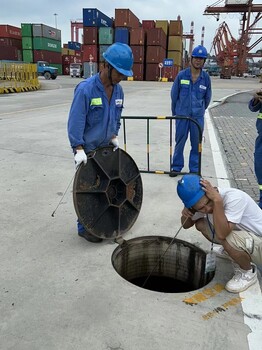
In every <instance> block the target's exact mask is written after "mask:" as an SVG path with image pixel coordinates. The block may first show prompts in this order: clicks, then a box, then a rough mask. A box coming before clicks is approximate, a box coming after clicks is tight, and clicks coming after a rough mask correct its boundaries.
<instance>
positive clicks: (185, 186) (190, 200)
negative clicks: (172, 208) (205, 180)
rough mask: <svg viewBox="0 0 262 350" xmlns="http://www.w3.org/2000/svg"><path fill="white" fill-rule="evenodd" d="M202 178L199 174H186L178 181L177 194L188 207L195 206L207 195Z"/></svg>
mask: <svg viewBox="0 0 262 350" xmlns="http://www.w3.org/2000/svg"><path fill="white" fill-rule="evenodd" d="M200 179H201V177H200V176H199V175H196V174H186V175H184V176H183V177H182V179H181V180H179V181H178V183H177V194H178V196H179V197H180V199H181V200H182V202H183V203H184V205H185V207H186V208H191V207H193V206H194V205H195V204H196V203H197V202H198V201H199V200H200V199H201V198H202V197H203V196H204V195H205V192H204V191H203V190H202V187H201V184H200Z"/></svg>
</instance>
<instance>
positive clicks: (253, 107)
mask: <svg viewBox="0 0 262 350" xmlns="http://www.w3.org/2000/svg"><path fill="white" fill-rule="evenodd" d="M254 102H255V98H252V100H250V101H249V103H248V107H249V109H250V110H251V112H258V111H259V114H260V113H262V102H261V101H258V102H257V103H256V104H254ZM260 118H261V119H262V116H261V117H260Z"/></svg>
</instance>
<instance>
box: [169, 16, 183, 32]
mask: <svg viewBox="0 0 262 350" xmlns="http://www.w3.org/2000/svg"><path fill="white" fill-rule="evenodd" d="M169 35H171V36H172V35H179V36H182V35H183V23H182V21H181V20H177V21H174V20H172V21H170V22H169Z"/></svg>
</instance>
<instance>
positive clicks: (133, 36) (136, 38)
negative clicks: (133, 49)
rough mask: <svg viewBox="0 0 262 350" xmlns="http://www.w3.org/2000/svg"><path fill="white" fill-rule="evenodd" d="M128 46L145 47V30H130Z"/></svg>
mask: <svg viewBox="0 0 262 350" xmlns="http://www.w3.org/2000/svg"><path fill="white" fill-rule="evenodd" d="M130 45H145V30H144V29H143V28H132V29H131V30H130Z"/></svg>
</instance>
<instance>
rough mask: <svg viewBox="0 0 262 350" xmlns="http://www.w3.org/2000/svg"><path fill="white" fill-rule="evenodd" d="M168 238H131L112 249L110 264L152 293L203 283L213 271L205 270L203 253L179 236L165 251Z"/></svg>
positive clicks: (190, 288)
mask: <svg viewBox="0 0 262 350" xmlns="http://www.w3.org/2000/svg"><path fill="white" fill-rule="evenodd" d="M171 241H172V238H171V237H163V236H145V237H138V238H134V239H131V240H129V241H126V242H125V244H123V245H119V246H118V247H117V248H116V249H115V250H114V252H113V254H112V264H113V266H114V268H115V270H116V272H117V273H118V274H119V275H120V276H121V277H123V278H124V279H125V280H127V281H128V282H130V283H132V284H134V285H136V286H138V287H141V288H144V289H148V290H152V291H155V292H162V293H185V292H189V291H193V290H196V289H199V288H202V287H204V286H205V285H207V284H208V283H209V282H210V281H211V280H212V279H213V277H214V274H215V273H214V272H208V273H205V264H206V253H205V252H204V251H203V250H202V249H200V248H198V247H196V246H194V245H192V244H190V243H188V242H185V241H182V240H179V239H175V240H174V241H173V243H172V245H171V246H170V247H169V249H168V250H167V251H166V249H167V247H168V246H169V244H170V243H171ZM165 251H166V253H165V255H164V257H163V258H162V259H160V257H161V256H163V254H164V252H165ZM149 275H150V277H149V278H148V276H149Z"/></svg>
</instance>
